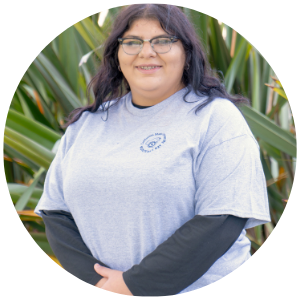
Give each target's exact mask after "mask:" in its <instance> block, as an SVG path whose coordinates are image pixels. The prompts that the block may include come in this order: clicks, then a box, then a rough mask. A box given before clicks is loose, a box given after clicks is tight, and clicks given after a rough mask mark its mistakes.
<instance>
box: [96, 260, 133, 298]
mask: <svg viewBox="0 0 300 300" xmlns="http://www.w3.org/2000/svg"><path fill="white" fill-rule="evenodd" d="M94 269H95V271H96V272H97V273H98V274H100V275H101V276H103V278H102V279H101V280H100V281H99V282H98V283H97V284H96V286H98V287H100V288H102V289H104V290H106V291H110V292H114V293H118V294H123V295H130V296H132V294H131V292H130V290H129V289H128V287H127V285H126V284H125V282H124V279H123V275H122V274H123V272H121V271H118V270H112V269H109V268H105V267H103V266H100V265H99V264H95V265H94ZM102 280H103V281H102ZM102 283H103V284H102ZM99 285H100V286H99Z"/></svg>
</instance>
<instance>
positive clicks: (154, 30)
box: [123, 19, 166, 39]
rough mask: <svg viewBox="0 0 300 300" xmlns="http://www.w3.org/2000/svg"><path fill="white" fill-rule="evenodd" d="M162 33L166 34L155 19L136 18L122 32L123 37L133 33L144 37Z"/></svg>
mask: <svg viewBox="0 0 300 300" xmlns="http://www.w3.org/2000/svg"><path fill="white" fill-rule="evenodd" d="M162 34H166V32H165V31H164V30H163V29H162V27H161V25H160V23H159V22H158V21H157V20H155V19H138V20H135V21H134V22H133V23H132V24H131V26H130V28H129V29H128V30H127V31H126V32H125V33H124V35H123V37H125V36H129V35H133V36H138V37H141V38H143V39H146V38H151V37H154V36H157V35H162Z"/></svg>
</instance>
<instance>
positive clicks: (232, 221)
mask: <svg viewBox="0 0 300 300" xmlns="http://www.w3.org/2000/svg"><path fill="white" fill-rule="evenodd" d="M246 221H247V219H242V218H238V217H235V216H229V215H223V216H199V215H197V216H195V217H194V218H193V219H191V220H190V221H188V222H187V223H185V224H184V225H183V226H181V227H180V228H179V229H178V230H176V231H175V233H174V234H173V235H172V236H171V237H169V238H168V239H167V240H166V241H165V242H163V243H162V244H160V245H159V246H158V247H157V248H156V249H155V250H154V251H153V252H151V253H150V254H149V255H147V256H146V257H145V258H144V259H143V260H142V261H141V263H140V264H138V265H134V266H133V267H132V268H131V269H129V270H128V271H126V272H124V273H123V279H124V281H125V283H126V285H127V287H128V288H129V290H130V291H131V293H132V294H133V295H134V296H167V295H175V294H178V293H179V292H181V291H182V290H184V289H185V288H187V287H188V286H189V285H191V284H192V283H193V282H195V281H196V280H197V279H199V278H200V277H201V276H202V275H203V274H204V273H205V272H206V271H207V270H208V269H209V268H210V267H211V266H212V265H213V264H214V262H215V261H216V260H217V259H218V258H220V257H221V256H222V255H223V254H224V253H225V252H226V251H227V250H228V249H229V248H230V247H231V246H232V244H233V243H234V242H235V241H236V239H237V238H238V237H239V235H240V234H241V232H242V230H243V228H244V226H245V223H246Z"/></svg>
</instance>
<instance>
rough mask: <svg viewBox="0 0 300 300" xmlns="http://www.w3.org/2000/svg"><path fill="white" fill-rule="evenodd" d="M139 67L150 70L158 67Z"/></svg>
mask: <svg viewBox="0 0 300 300" xmlns="http://www.w3.org/2000/svg"><path fill="white" fill-rule="evenodd" d="M140 68H141V69H143V70H151V69H155V68H158V67H140Z"/></svg>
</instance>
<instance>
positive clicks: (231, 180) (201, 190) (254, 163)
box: [194, 134, 270, 228]
mask: <svg viewBox="0 0 300 300" xmlns="http://www.w3.org/2000/svg"><path fill="white" fill-rule="evenodd" d="M194 174H195V175H194V177H195V183H196V193H195V214H197V215H222V214H230V215H234V216H237V217H240V218H247V219H249V220H248V221H247V224H246V226H245V228H250V227H254V226H257V225H260V224H263V223H267V222H270V213H269V204H268V196H267V189H266V179H265V176H264V172H263V169H262V164H261V161H260V155H259V146H258V144H257V142H256V140H255V139H254V137H252V136H250V135H249V134H243V135H240V136H237V137H233V138H230V139H228V140H225V141H222V142H220V143H218V144H216V145H211V146H210V147H207V150H206V151H203V152H200V154H199V155H198V157H197V159H196V160H195V165H194Z"/></svg>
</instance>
